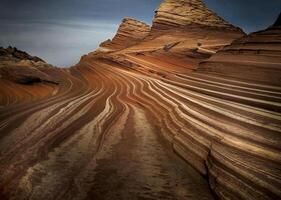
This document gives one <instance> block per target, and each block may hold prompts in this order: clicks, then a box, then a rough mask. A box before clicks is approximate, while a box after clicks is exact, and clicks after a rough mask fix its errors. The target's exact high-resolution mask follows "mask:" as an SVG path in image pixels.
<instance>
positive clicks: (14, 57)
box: [0, 47, 58, 84]
mask: <svg viewBox="0 0 281 200" xmlns="http://www.w3.org/2000/svg"><path fill="white" fill-rule="evenodd" d="M47 71H49V72H47ZM51 71H55V68H54V67H53V66H51V65H49V64H47V63H45V61H43V60H42V59H40V58H38V57H35V56H30V55H29V54H27V53H26V52H23V51H20V50H18V49H16V48H13V47H8V48H6V49H5V48H2V47H0V75H1V79H6V80H10V81H14V82H16V83H21V84H33V83H40V82H48V83H54V84H57V83H58V82H57V81H56V79H55V77H51V76H50V75H49V74H50V72H51ZM48 73H49V74H48Z"/></svg>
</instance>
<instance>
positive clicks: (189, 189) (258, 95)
mask: <svg viewBox="0 0 281 200" xmlns="http://www.w3.org/2000/svg"><path fill="white" fill-rule="evenodd" d="M167 2H168V3H169V2H170V4H169V5H170V6H171V10H173V9H175V8H174V7H175V6H174V4H175V5H177V6H178V8H177V9H180V12H183V11H184V10H185V9H189V8H190V6H191V7H192V10H193V11H194V12H195V11H196V12H195V13H194V16H193V15H192V16H193V17H192V18H190V16H189V20H192V22H190V21H187V20H182V21H181V20H179V19H178V17H175V20H174V21H172V23H170V24H169V25H168V23H166V22H165V23H162V22H163V20H162V21H161V20H160V22H161V23H162V24H161V23H160V24H159V23H158V24H157V23H156V26H155V29H154V31H155V30H156V29H157V33H159V30H160V29H161V30H162V29H163V28H165V29H166V28H167V30H168V29H169V30H170V31H171V30H172V31H174V30H176V29H177V33H174V32H170V31H167V32H161V33H160V34H156V35H154V36H153V37H146V38H145V39H144V41H142V42H138V43H137V44H136V45H133V46H130V47H129V48H125V49H124V47H125V46H127V45H128V44H127V43H126V42H127V41H125V44H124V45H122V42H121V41H123V39H124V34H121V35H122V36H121V37H117V39H118V38H119V39H120V40H119V39H118V40H117V43H115V44H114V45H112V43H111V42H110V41H107V42H105V43H103V44H102V46H107V45H108V46H109V47H112V48H113V47H114V48H116V49H119V48H120V49H122V50H119V51H118V50H115V51H113V52H111V51H110V50H108V49H107V47H102V48H104V49H103V50H104V51H103V53H100V54H94V53H90V54H88V55H86V56H83V58H82V59H81V61H80V62H79V64H77V65H76V66H74V67H71V68H68V69H62V70H60V73H58V71H56V72H57V73H56V74H57V75H59V76H60V77H64V78H63V79H62V82H61V83H60V84H59V85H57V86H56V87H54V86H53V85H54V84H52V86H53V87H54V88H53V89H54V90H51V89H52V88H51V89H50V88H45V89H46V90H47V91H52V92H51V93H50V92H49V93H47V94H48V96H45V97H44V98H39V99H38V96H40V95H42V94H46V92H45V90H44V91H41V90H42V88H41V87H40V88H39V87H37V85H38V84H35V85H32V86H28V87H27V86H26V85H22V84H13V82H11V81H6V80H4V79H0V85H1V87H0V94H1V95H0V152H1V153H0V198H1V199H5V198H6V199H34V200H37V199H50V200H52V199H77V200H80V199H81V200H84V199H97V200H99V199H103V200H104V199H108V200H111V199H116V200H117V199H118V200H119V199H151V200H159V199H166V200H175V199H179V200H182V199H191V200H192V199H194V200H200V199H202V200H206V199H213V198H212V195H211V193H210V191H209V189H208V188H207V181H208V184H209V185H210V188H211V189H212V191H213V192H214V194H216V196H218V198H219V199H223V200H275V199H280V197H281V189H280V185H281V181H280V180H281V168H280V166H281V149H280V146H281V87H280V63H281V60H280V44H281V42H280V27H279V22H278V20H277V22H276V23H275V26H272V27H270V28H269V29H267V30H265V31H260V32H257V33H253V34H251V35H249V36H246V37H243V38H240V39H238V40H236V41H234V42H232V41H233V40H234V39H235V38H238V37H239V36H243V35H244V34H243V33H241V32H240V30H239V29H236V28H232V27H231V26H230V25H228V24H226V23H225V22H224V21H222V20H221V19H220V18H217V17H215V18H214V17H211V18H210V19H213V21H212V23H211V24H213V25H210V21H208V22H204V24H199V22H198V20H199V18H198V16H200V15H199V14H198V8H200V9H199V11H200V12H199V13H201V11H202V12H203V11H204V12H207V13H208V12H209V11H208V10H204V9H203V8H202V3H201V1H180V0H179V1H165V4H166V5H167ZM188 3H189V4H188ZM187 5H188V6H187ZM169 9H170V8H169ZM189 11H190V10H189ZM193 11H192V12H193ZM173 12H174V11H173ZM180 12H178V14H180ZM160 14H161V13H159V14H158V15H160ZM161 15H162V16H164V15H163V13H162V14H161ZM173 15H175V12H174V13H173ZM186 15H187V14H186ZM201 15H202V16H204V13H203V14H202V13H201ZM156 18H157V17H156ZM166 18H167V17H166ZM185 18H186V16H185V17H184V19H185ZM193 18H194V19H193ZM156 21H157V20H156ZM164 21H167V20H166V19H165V20H164ZM175 21H176V22H175ZM179 21H180V22H179ZM193 21H194V22H193ZM279 21H280V20H279ZM206 23H207V24H206ZM164 24H165V25H164ZM175 24H177V25H175ZM218 24H219V25H218ZM193 25H195V27H196V28H194V29H193V28H192V29H189V28H187V26H188V27H191V26H193ZM170 27H175V28H176V29H170ZM193 27H194V26H193ZM214 27H216V28H214ZM119 32H120V31H119ZM125 32H126V31H125ZM117 35H118V34H117ZM125 35H126V34H125ZM126 37H128V34H127V36H126ZM132 40H134V39H131V41H132ZM231 42H232V44H231V45H230V46H226V47H224V49H222V50H220V48H221V47H222V46H225V45H228V44H230V43H231ZM130 45H131V44H130ZM117 47H118V48H117ZM121 47H122V48H121ZM106 49H107V50H106ZM218 50H220V51H218ZM108 51H110V52H108ZM217 51H218V53H216V52H217ZM212 54H214V55H213V56H212V57H211V58H210V59H208V60H207V61H203V62H201V64H200V65H199V67H198V66H197V64H198V63H199V62H200V61H202V60H204V59H205V58H206V57H209V56H210V55H212ZM13 62H15V61H13ZM17 62H18V61H17ZM21 62H27V61H26V60H23V61H19V63H21ZM28 62H31V61H28ZM29 65H30V64H28V66H29ZM10 69H11V68H10ZM41 69H45V68H40V71H41ZM11 71H13V70H11ZM46 72H48V74H49V71H48V70H46ZM53 75H55V73H54V74H53ZM271 77H272V78H271ZM43 96H44V95H43ZM23 100H24V101H23ZM23 102H24V103H23ZM161 135H163V136H164V137H165V138H166V139H167V140H168V141H169V143H168V144H166V143H165V142H160V141H162V139H161V138H160V136H161ZM164 151H165V152H164ZM174 151H175V152H177V153H178V154H179V155H180V156H181V157H182V158H183V159H184V160H185V161H187V162H188V163H189V164H190V165H191V166H193V167H194V168H195V169H196V170H197V172H200V174H201V175H204V176H205V178H206V180H203V179H202V177H201V176H199V174H198V173H196V171H194V170H192V168H190V166H187V165H186V164H185V163H183V162H182V160H177V159H178V158H177V157H176V155H175V154H174Z"/></svg>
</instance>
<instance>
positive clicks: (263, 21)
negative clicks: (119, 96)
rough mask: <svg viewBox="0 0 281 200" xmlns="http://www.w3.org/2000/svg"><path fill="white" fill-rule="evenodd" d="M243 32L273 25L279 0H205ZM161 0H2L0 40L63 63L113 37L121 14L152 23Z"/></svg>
mask: <svg viewBox="0 0 281 200" xmlns="http://www.w3.org/2000/svg"><path fill="white" fill-rule="evenodd" d="M203 1H204V2H205V3H206V4H207V5H208V7H209V8H211V9H212V10H214V11H215V12H217V13H218V14H219V15H220V16H222V17H223V18H225V19H226V20H227V21H229V22H231V23H232V24H234V25H236V26H239V27H241V28H243V29H244V30H245V31H246V32H253V31H257V30H261V29H264V28H266V27H267V26H269V25H271V24H272V23H273V22H274V21H275V19H276V17H277V15H278V14H279V12H280V11H281V0H203ZM161 2H162V0H0V46H4V47H7V46H8V45H11V46H16V47H17V48H19V49H21V50H24V51H27V52H28V53H30V54H32V55H36V56H39V57H41V58H43V59H44V60H45V61H47V62H49V63H51V64H53V65H56V66H61V67H63V66H64V67H66V66H71V65H74V64H75V63H77V62H78V61H79V59H80V57H81V56H82V55H83V54H86V53H88V52H90V51H93V50H94V49H96V48H97V47H98V45H99V43H100V42H102V41H104V40H106V39H108V38H112V37H113V36H114V34H115V32H116V30H117V28H118V25H119V24H120V21H121V20H122V18H123V17H125V16H128V17H132V18H136V19H139V20H141V21H145V22H147V23H150V24H151V21H152V19H153V15H154V10H155V9H156V8H157V7H158V5H159V4H160V3H161Z"/></svg>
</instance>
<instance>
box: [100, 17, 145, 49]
mask: <svg viewBox="0 0 281 200" xmlns="http://www.w3.org/2000/svg"><path fill="white" fill-rule="evenodd" d="M149 32H150V26H149V25H147V24H145V23H144V22H140V21H138V20H135V19H131V18H125V19H123V21H122V23H121V25H120V26H119V28H118V31H117V33H116V35H115V36H114V38H113V39H112V40H107V41H105V42H103V43H101V45H100V47H103V48H107V49H110V50H120V49H124V48H126V47H129V46H132V45H134V44H136V43H138V42H140V41H142V39H144V38H145V37H146V36H147V35H148V34H149Z"/></svg>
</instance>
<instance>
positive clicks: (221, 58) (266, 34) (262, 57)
mask: <svg viewBox="0 0 281 200" xmlns="http://www.w3.org/2000/svg"><path fill="white" fill-rule="evenodd" d="M280 44H281V24H280V16H279V18H278V19H277V21H276V23H275V24H274V25H273V26H271V27H269V28H268V29H266V30H263V31H259V32H255V33H251V34H250V35H248V36H245V37H243V38H241V39H238V40H235V41H234V42H233V43H232V44H231V45H229V46H226V47H224V48H223V50H221V51H219V52H217V53H216V54H215V55H214V56H212V57H211V58H210V59H208V60H206V61H204V62H202V63H201V64H200V66H199V68H198V71H200V72H204V73H205V74H217V75H223V76H225V77H231V78H238V79H240V80H247V81H253V82H255V83H258V82H259V83H265V84H269V85H276V86H280V85H281V45H280Z"/></svg>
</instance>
